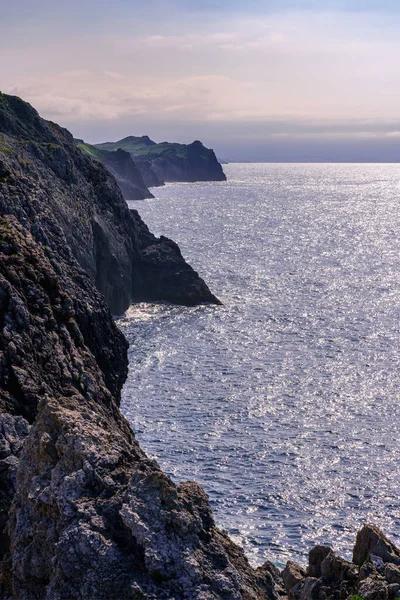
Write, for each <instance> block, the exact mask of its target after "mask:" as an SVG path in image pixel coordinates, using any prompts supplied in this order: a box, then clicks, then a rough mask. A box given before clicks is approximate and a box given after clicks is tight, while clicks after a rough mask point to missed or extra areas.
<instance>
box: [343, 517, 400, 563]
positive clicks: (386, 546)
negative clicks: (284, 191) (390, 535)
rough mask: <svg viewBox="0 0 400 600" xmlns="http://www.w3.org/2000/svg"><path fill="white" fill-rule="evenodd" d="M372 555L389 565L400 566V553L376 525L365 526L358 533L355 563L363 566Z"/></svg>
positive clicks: (354, 556) (354, 552)
mask: <svg viewBox="0 0 400 600" xmlns="http://www.w3.org/2000/svg"><path fill="white" fill-rule="evenodd" d="M370 554H375V555H376V556H379V557H380V558H382V560H383V561H384V562H385V563H387V562H389V563H393V564H395V565H400V552H399V550H398V549H397V548H396V546H395V545H394V544H392V542H391V541H390V540H388V539H387V538H386V537H385V536H384V535H383V533H382V532H381V531H380V530H379V529H378V527H375V526H374V525H364V527H363V528H362V529H361V530H360V531H359V532H358V533H357V539H356V544H355V546H354V551H353V562H354V563H355V564H356V565H361V564H362V563H363V562H364V561H365V560H367V558H368V557H369V556H370Z"/></svg>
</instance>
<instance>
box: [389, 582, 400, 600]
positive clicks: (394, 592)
mask: <svg viewBox="0 0 400 600" xmlns="http://www.w3.org/2000/svg"><path fill="white" fill-rule="evenodd" d="M388 596H389V600H393V599H395V598H399V597H400V584H399V583H390V584H389V585H388Z"/></svg>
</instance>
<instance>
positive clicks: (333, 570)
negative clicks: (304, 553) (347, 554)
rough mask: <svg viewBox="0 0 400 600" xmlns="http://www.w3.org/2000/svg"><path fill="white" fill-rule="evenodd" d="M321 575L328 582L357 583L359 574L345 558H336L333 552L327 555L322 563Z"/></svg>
mask: <svg viewBox="0 0 400 600" xmlns="http://www.w3.org/2000/svg"><path fill="white" fill-rule="evenodd" d="M321 575H322V577H324V578H325V579H327V580H328V581H345V580H347V581H355V580H356V579H358V572H357V570H356V569H355V567H354V565H353V564H352V563H349V562H348V561H347V560H344V558H341V557H339V556H335V554H334V553H333V552H330V553H329V554H327V556H326V557H325V558H324V560H323V561H322V563H321Z"/></svg>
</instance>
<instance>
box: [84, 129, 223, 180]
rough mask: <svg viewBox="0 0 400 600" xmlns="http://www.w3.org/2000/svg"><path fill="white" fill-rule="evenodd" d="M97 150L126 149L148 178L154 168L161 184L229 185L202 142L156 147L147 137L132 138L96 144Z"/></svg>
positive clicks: (162, 143)
mask: <svg viewBox="0 0 400 600" xmlns="http://www.w3.org/2000/svg"><path fill="white" fill-rule="evenodd" d="M95 147H96V148H98V149H100V150H107V151H115V150H117V149H122V150H125V151H126V152H129V153H130V155H131V156H132V158H133V160H134V161H135V163H136V165H137V167H138V169H139V170H141V169H142V170H143V175H144V176H145V177H146V178H148V177H149V175H148V169H149V168H150V169H151V173H152V174H155V175H156V177H157V178H158V180H159V181H160V182H173V181H186V182H194V181H226V175H225V173H224V171H223V169H222V167H221V165H220V163H219V162H218V160H217V157H216V156H215V153H214V151H213V150H210V149H209V148H206V147H205V146H204V145H203V144H202V143H201V142H200V141H199V140H196V141H194V142H193V143H192V144H177V143H171V142H161V143H160V144H156V143H155V142H153V140H151V139H150V138H149V137H148V136H147V135H144V136H141V137H135V136H129V137H126V138H123V139H122V140H119V141H118V142H105V143H103V144H96V145H95ZM145 181H146V179H145ZM149 185H152V184H149ZM155 185H157V184H155Z"/></svg>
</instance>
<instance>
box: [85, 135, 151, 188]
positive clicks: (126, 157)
mask: <svg viewBox="0 0 400 600" xmlns="http://www.w3.org/2000/svg"><path fill="white" fill-rule="evenodd" d="M75 143H76V145H77V146H78V148H79V150H81V151H82V152H83V153H84V154H87V155H88V156H90V157H91V158H93V159H94V160H98V161H99V162H101V164H103V165H104V166H105V167H106V169H107V170H108V171H110V173H112V175H114V177H115V179H116V181H117V183H118V186H119V188H120V190H121V192H122V195H123V197H124V198H125V200H144V199H145V198H154V196H153V194H152V193H151V192H150V191H149V190H148V189H147V185H148V184H146V183H145V182H144V179H143V177H142V174H141V172H140V170H139V169H138V167H137V165H136V164H135V163H134V162H133V160H132V158H131V155H130V154H129V152H125V150H121V149H118V150H116V151H115V152H108V151H107V150H99V149H98V148H95V147H94V146H91V145H90V144H87V143H85V142H84V141H83V140H75Z"/></svg>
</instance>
